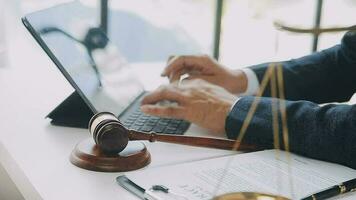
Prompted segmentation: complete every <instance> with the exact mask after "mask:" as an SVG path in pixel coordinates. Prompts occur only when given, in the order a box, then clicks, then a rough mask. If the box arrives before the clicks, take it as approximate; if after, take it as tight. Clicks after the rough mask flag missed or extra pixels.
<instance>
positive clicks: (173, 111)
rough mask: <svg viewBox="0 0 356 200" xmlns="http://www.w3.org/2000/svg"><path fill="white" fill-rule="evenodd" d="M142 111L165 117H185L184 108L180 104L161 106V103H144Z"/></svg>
mask: <svg viewBox="0 0 356 200" xmlns="http://www.w3.org/2000/svg"><path fill="white" fill-rule="evenodd" d="M141 110H142V112H144V113H146V114H149V115H154V116H158V117H165V118H175V119H184V117H185V116H184V115H185V112H184V109H183V107H180V106H159V105H143V106H141Z"/></svg>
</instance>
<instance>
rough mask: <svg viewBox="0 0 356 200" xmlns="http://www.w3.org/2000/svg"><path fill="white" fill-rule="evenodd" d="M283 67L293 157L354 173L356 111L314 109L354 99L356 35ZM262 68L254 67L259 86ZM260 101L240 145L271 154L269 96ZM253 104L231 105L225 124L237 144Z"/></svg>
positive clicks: (354, 107)
mask: <svg viewBox="0 0 356 200" xmlns="http://www.w3.org/2000/svg"><path fill="white" fill-rule="evenodd" d="M283 64H284V76H285V81H286V83H285V87H286V94H287V99H288V100H286V105H287V118H288V119H287V120H288V128H289V139H290V148H291V151H292V152H295V153H298V154H301V155H304V156H308V157H311V158H316V159H321V160H325V161H330V162H335V163H339V164H343V165H346V166H349V167H352V168H355V169H356V105H335V104H331V105H326V106H319V105H318V104H317V103H323V102H335V101H346V100H348V99H349V98H350V97H351V96H352V94H354V93H355V91H356V90H355V88H356V34H355V33H351V32H349V33H347V34H346V35H345V36H344V38H343V40H342V43H341V45H337V46H335V47H332V48H330V49H327V50H324V51H322V52H319V53H315V54H312V55H310V56H306V57H303V58H299V59H294V60H290V61H286V62H283ZM266 66H267V64H262V65H259V66H254V67H252V69H253V70H254V71H255V72H256V74H257V76H258V78H259V79H260V80H261V79H262V77H263V73H264V71H265V70H266ZM264 96H265V97H260V103H259V106H258V108H257V111H256V113H255V115H254V117H253V119H252V121H251V123H250V125H249V128H248V129H247V133H246V136H245V138H244V140H243V142H249V143H254V144H257V145H259V146H261V147H265V148H272V147H273V131H272V109H271V103H272V98H270V97H268V96H269V91H266V92H265V93H264ZM256 98H258V97H252V96H247V97H243V98H241V99H240V100H239V101H238V102H237V103H236V104H235V106H234V107H233V109H232V111H231V112H230V113H229V115H228V117H227V118H226V126H225V128H226V133H227V135H228V137H229V138H231V139H236V138H237V135H238V133H239V131H240V129H241V126H242V123H243V121H244V120H245V118H246V115H247V112H248V110H249V108H250V106H251V104H252V102H253V100H254V99H256ZM276 101H277V102H279V103H280V101H281V100H278V99H277V100H276ZM279 125H280V127H281V124H279ZM279 130H281V128H280V129H279ZM279 134H280V138H282V132H281V131H280V133H279Z"/></svg>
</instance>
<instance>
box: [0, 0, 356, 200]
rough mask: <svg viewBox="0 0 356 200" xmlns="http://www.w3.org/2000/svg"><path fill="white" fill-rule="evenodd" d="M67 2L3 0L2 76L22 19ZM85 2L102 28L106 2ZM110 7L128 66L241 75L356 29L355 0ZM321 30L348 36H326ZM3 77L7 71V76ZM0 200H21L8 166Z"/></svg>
mask: <svg viewBox="0 0 356 200" xmlns="http://www.w3.org/2000/svg"><path fill="white" fill-rule="evenodd" d="M66 2H69V1H68V0H0V69H1V68H6V66H8V65H9V64H8V62H9V60H11V59H9V58H8V56H13V55H14V54H12V53H11V54H10V53H9V52H10V51H12V52H16V49H14V48H19V47H21V40H14V39H13V38H19V37H20V38H21V37H22V36H21V34H22V35H23V34H27V35H28V33H25V32H26V31H25V29H24V27H23V26H22V23H21V20H20V19H21V17H22V16H23V15H24V14H26V13H29V12H33V11H36V10H40V9H45V8H48V7H51V6H55V5H57V4H61V3H66ZM80 2H81V3H82V4H84V5H85V6H86V7H87V9H88V10H94V11H95V12H97V15H98V23H99V16H100V9H99V7H100V6H99V5H100V1H99V0H81V1H80ZM108 3H109V7H110V11H109V13H108V14H109V25H108V34H109V37H110V39H111V40H112V41H113V42H114V44H115V45H117V46H118V47H119V49H120V51H121V53H122V54H123V55H124V56H125V57H126V58H127V60H128V61H129V62H153V63H154V62H165V61H166V60H167V58H168V56H170V55H183V54H209V55H211V56H214V57H216V58H218V59H219V61H220V62H221V63H223V64H224V65H226V66H227V67H230V68H242V67H246V66H249V65H254V64H258V63H262V62H267V61H272V60H286V59H290V58H296V57H300V56H303V55H306V54H309V53H311V52H313V51H317V50H321V49H324V48H328V47H331V46H333V45H335V44H338V43H339V42H340V39H341V38H342V36H343V34H344V33H345V30H346V29H347V28H346V29H344V28H345V27H351V26H353V25H355V24H356V12H355V9H356V0H338V1H335V0H169V1H167V0H130V1H128V0H112V1H110V0H109V1H108ZM276 23H277V24H278V25H276ZM281 27H282V28H281ZM320 28H321V29H323V28H339V29H340V30H341V31H336V32H327V33H320V32H318V30H319V31H320ZM298 30H304V32H306V33H298V32H300V31H298ZM302 32H303V31H302ZM14 43H17V44H16V45H12V44H14ZM24 48H25V47H24ZM3 72H4V73H5V72H6V71H0V73H3ZM0 156H1V154H0ZM0 199H21V195H18V194H16V189H13V187H12V186H11V181H10V179H9V178H8V177H6V173H4V171H3V169H2V168H1V166H0Z"/></svg>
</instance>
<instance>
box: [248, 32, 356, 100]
mask: <svg viewBox="0 0 356 200" xmlns="http://www.w3.org/2000/svg"><path fill="white" fill-rule="evenodd" d="M282 64H283V71H284V73H283V74H284V79H285V88H286V98H287V99H288V100H307V101H312V102H316V103H327V102H344V101H347V100H349V99H350V97H351V96H352V95H353V93H354V92H355V91H356V83H355V81H356V32H348V33H346V34H345V36H344V37H343V39H342V42H341V44H340V45H337V46H334V47H332V48H329V49H326V50H324V51H321V52H317V53H314V54H311V55H309V56H305V57H302V58H298V59H293V60H289V61H285V62H282ZM267 66H268V63H265V64H260V65H256V66H252V67H251V69H252V70H253V71H254V72H255V73H256V75H257V77H258V79H259V80H260V81H261V80H262V78H263V76H264V73H265V71H266V69H267ZM263 96H270V91H269V89H267V90H266V91H265V93H264V94H263Z"/></svg>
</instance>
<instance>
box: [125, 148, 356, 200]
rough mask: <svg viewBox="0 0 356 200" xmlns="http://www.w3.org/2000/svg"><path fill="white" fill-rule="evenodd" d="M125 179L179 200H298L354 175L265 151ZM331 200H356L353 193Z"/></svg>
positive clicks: (348, 170)
mask: <svg viewBox="0 0 356 200" xmlns="http://www.w3.org/2000/svg"><path fill="white" fill-rule="evenodd" d="M126 176H127V177H128V178H129V179H130V180H131V181H133V182H135V183H136V184H137V185H139V186H141V187H143V188H144V189H146V190H149V189H150V188H151V187H152V186H153V185H163V186H165V187H167V188H169V191H170V192H172V193H174V194H178V196H180V197H185V198H180V199H189V200H209V199H212V198H213V197H214V196H218V195H221V194H226V193H232V192H262V193H267V194H275V195H282V196H284V197H287V198H291V199H300V198H302V197H305V196H307V195H310V194H312V193H315V192H318V191H320V190H323V189H326V188H327V187H330V186H333V185H337V184H339V183H341V182H344V181H347V180H349V179H353V178H356V170H353V169H351V168H347V167H344V166H341V165H336V164H332V163H327V162H322V161H317V160H313V159H308V158H305V157H301V156H298V155H295V154H289V153H287V152H283V151H278V150H267V151H260V152H254V153H246V154H238V155H232V156H226V157H220V158H215V159H209V160H203V161H197V162H191V163H185V164H179V165H173V166H166V167H158V168H153V169H148V170H142V171H136V172H129V173H126ZM334 199H345V200H348V199H350V200H351V199H356V193H355V192H354V193H349V194H347V195H343V196H340V197H337V198H334Z"/></svg>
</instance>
